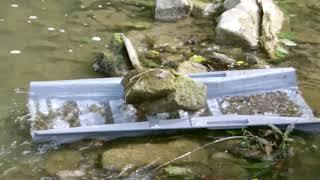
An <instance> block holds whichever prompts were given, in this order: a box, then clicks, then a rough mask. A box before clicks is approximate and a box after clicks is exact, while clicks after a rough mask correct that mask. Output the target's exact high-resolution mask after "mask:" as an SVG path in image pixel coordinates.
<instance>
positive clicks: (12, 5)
mask: <svg viewBox="0 0 320 180" xmlns="http://www.w3.org/2000/svg"><path fill="white" fill-rule="evenodd" d="M10 6H11V7H14V8H16V7H19V5H18V4H11V5H10Z"/></svg>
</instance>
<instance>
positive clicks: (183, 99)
mask: <svg viewBox="0 0 320 180" xmlns="http://www.w3.org/2000/svg"><path fill="white" fill-rule="evenodd" d="M122 84H123V86H124V89H125V100H126V103H128V104H133V105H134V106H135V107H136V108H137V109H138V110H140V111H142V112H144V113H146V114H156V113H161V112H173V111H177V110H186V111H197V110H199V109H201V108H203V107H205V104H206V93H207V88H206V86H205V85H204V84H202V83H198V82H195V81H193V80H192V79H190V78H188V77H185V76H182V75H178V74H176V73H174V72H173V71H170V70H164V69H149V70H145V71H137V70H134V71H131V72H129V73H128V74H127V75H126V76H125V77H124V79H123V81H122Z"/></svg>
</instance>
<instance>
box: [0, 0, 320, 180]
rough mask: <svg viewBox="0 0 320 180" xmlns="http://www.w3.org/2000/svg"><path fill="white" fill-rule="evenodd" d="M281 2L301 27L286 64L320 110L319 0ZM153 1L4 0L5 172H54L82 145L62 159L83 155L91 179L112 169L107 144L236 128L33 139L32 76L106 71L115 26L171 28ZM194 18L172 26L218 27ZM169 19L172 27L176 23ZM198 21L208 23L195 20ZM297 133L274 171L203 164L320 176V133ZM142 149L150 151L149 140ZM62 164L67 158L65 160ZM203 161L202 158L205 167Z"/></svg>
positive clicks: (7, 175) (0, 65)
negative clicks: (103, 55)
mask: <svg viewBox="0 0 320 180" xmlns="http://www.w3.org/2000/svg"><path fill="white" fill-rule="evenodd" d="M136 2H143V3H140V4H139V3H136ZM278 2H279V3H280V5H281V7H282V8H283V9H284V10H285V12H286V15H287V16H288V17H290V26H289V27H288V29H289V30H290V31H291V32H293V33H294V34H295V35H294V39H293V40H294V41H295V42H297V43H298V46H297V47H294V48H292V49H290V55H289V57H287V58H286V60H285V61H284V62H282V63H279V64H278V66H293V67H295V68H297V70H298V75H299V84H300V87H301V90H302V92H303V96H304V97H305V99H306V100H307V101H308V103H309V104H310V105H311V106H312V108H313V109H314V111H315V113H316V114H318V115H319V113H318V112H320V103H319V102H320V93H319V90H320V70H319V69H320V52H319V49H320V13H319V12H320V8H319V7H320V5H319V2H318V1H317V0H279V1H278ZM152 4H153V3H152V1H138V0H128V1H125V0H123V1H120V0H119V1H118V0H110V1H107V0H68V1H66V0H1V1H0V179H40V178H41V177H50V176H52V172H50V170H48V169H50V168H51V169H55V168H56V169H59V168H57V167H48V166H50V164H49V165H48V159H49V160H50V158H51V160H52V157H51V156H52V154H55V153H56V154H57V153H64V152H69V153H70V152H71V154H72V155H75V156H76V155H77V153H79V154H80V155H81V157H79V156H76V157H75V159H77V158H79V159H80V158H81V161H80V160H79V161H76V160H74V159H72V158H71V159H70V160H69V159H68V158H66V159H65V160H62V162H63V164H68V163H71V165H70V166H73V165H74V164H72V162H74V163H75V164H79V163H80V164H82V165H80V166H81V168H82V169H89V170H87V171H88V174H89V175H87V177H90V176H91V178H88V179H93V178H92V177H93V176H96V177H100V179H101V178H102V177H106V176H107V175H106V174H105V173H106V172H104V171H103V170H101V169H102V167H101V164H100V160H99V159H100V156H101V152H103V151H104V150H106V149H112V148H113V147H121V146H124V145H128V144H129V145H130V144H131V145H134V144H143V143H150V142H158V141H159V143H163V144H167V143H166V142H167V141H171V140H172V139H174V138H176V139H175V140H181V141H189V140H192V142H194V143H196V144H202V143H204V142H206V141H208V140H210V138H211V137H220V136H227V135H228V134H226V133H225V132H221V131H219V132H208V131H200V132H185V133H179V134H176V135H174V136H169V137H167V136H165V137H162V136H156V137H153V138H147V137H145V138H141V139H140V138H135V139H121V140H114V141H112V142H110V143H101V142H81V143H77V144H73V145H66V146H62V147H57V146H55V145H53V144H44V145H38V144H33V143H32V141H31V137H30V135H29V125H28V121H27V120H28V112H27V108H26V100H27V95H28V94H27V93H28V86H29V82H30V81H40V80H60V79H79V78H93V77H102V76H101V75H99V74H97V73H95V72H93V70H92V68H91V64H92V58H93V57H94V54H95V53H97V52H100V51H101V50H103V49H104V48H105V46H106V44H107V42H108V39H109V37H110V35H111V33H113V32H119V31H122V32H126V33H130V32H131V33H132V31H134V32H135V33H139V31H141V32H142V31H143V30H145V29H148V28H152V27H155V26H159V27H160V28H159V31H165V30H164V29H165V28H166V26H164V25H163V24H161V23H153V22H152V8H150V7H152ZM104 10H107V11H110V13H109V14H107V15H104V16H100V15H99V14H101V12H102V11H104ZM99 17H100V18H99ZM191 21H192V20H190V21H189V20H187V22H186V24H185V25H184V26H183V25H181V24H178V25H176V26H177V27H175V28H173V29H174V32H169V33H172V35H173V36H174V35H179V31H189V33H198V32H199V33H208V32H209V33H210V31H212V33H213V30H212V29H213V28H212V27H208V26H210V25H211V24H210V23H208V24H203V23H194V22H193V21H192V22H191ZM130 22H131V23H130ZM198 24H200V25H198ZM168 26H170V27H171V28H172V26H175V25H172V24H170V25H168ZM180 26H182V28H181V27H180ZM193 26H203V27H201V28H199V27H194V28H193ZM98 37H99V38H98ZM296 136H297V138H298V139H300V141H301V142H302V144H303V145H301V146H298V147H296V149H295V155H294V156H293V157H292V158H290V159H289V160H287V161H286V162H284V163H283V164H282V165H278V166H276V167H273V168H271V169H270V172H269V173H262V174H263V175H261V174H259V173H260V171H261V169H263V168H261V167H260V168H256V169H255V168H253V166H251V167H250V168H248V166H249V165H250V162H249V163H247V164H246V165H243V167H241V165H239V163H237V165H236V164H233V163H232V162H234V161H231V160H230V162H231V163H230V162H229V163H230V164H228V163H227V164H223V163H222V165H217V164H215V165H216V166H214V167H213V165H211V170H212V169H213V170H212V171H211V172H210V170H209V171H205V172H203V174H206V175H208V174H209V175H208V176H206V177H205V179H229V178H230V179H238V178H239V177H248V178H254V177H256V176H260V175H261V176H263V177H271V178H272V175H273V178H275V179H278V178H288V179H301V178H305V179H317V178H320V173H319V167H320V136H319V135H312V136H311V135H306V134H298V135H296ZM168 146H170V143H168ZM168 146H159V147H161V148H163V154H166V153H165V151H166V150H167V149H170V147H168ZM219 146H220V145H219ZM171 149H172V148H171ZM140 150H141V151H143V148H140ZM145 150H146V149H145ZM173 151H174V150H173ZM212 151H214V152H216V153H219V152H220V151H221V152H223V145H221V146H220V147H218V148H212ZM138 153H142V154H143V153H144V152H138ZM174 154H179V152H174ZM180 154H181V153H180ZM67 156H68V155H67ZM161 156H162V153H160V154H159V157H161ZM199 156H200V157H202V156H203V157H204V156H207V154H205V153H203V154H201V152H199ZM200 159H201V158H200ZM57 161H58V160H57ZM64 161H70V162H64ZM60 163H61V162H60ZM198 163H200V162H198ZM53 164H54V163H53ZM209 164H210V163H209ZM240 164H241V163H240ZM248 164H249V165H248ZM55 165H56V166H59V163H56V164H55ZM74 166H76V165H74ZM190 166H191V165H190ZM201 166H202V165H199V166H198V169H199V168H200V167H201ZM235 166H237V167H238V166H239V168H242V170H244V169H246V172H245V173H244V172H243V171H242V170H238V171H237V170H235V169H234V168H231V167H235ZM191 168H193V169H194V171H197V162H194V163H193V165H192V166H191ZM228 168H230V170H229V169H228ZM200 169H201V168H200ZM209 169H210V168H209ZM248 169H249V170H248ZM60 170H64V169H63V168H62V169H60ZM202 170H203V168H202ZM48 171H49V172H48ZM54 173H55V172H54ZM237 173H239V176H237V175H238V174H237ZM240 173H241V174H240ZM243 173H244V174H246V175H243ZM242 175H243V176H242ZM98 179H99V178H98ZM240 179H242V178H240Z"/></svg>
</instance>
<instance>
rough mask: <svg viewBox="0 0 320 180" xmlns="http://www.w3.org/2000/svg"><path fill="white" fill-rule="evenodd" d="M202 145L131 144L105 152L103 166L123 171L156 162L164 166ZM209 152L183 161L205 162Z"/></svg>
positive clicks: (187, 142) (183, 141) (184, 141)
mask: <svg viewBox="0 0 320 180" xmlns="http://www.w3.org/2000/svg"><path fill="white" fill-rule="evenodd" d="M199 145H200V144H199V143H198V142H194V141H192V140H188V139H180V140H174V141H170V142H162V143H161V142H160V143H159V142H158V143H157V142H154V143H134V144H133V143H129V144H124V145H122V146H118V147H116V148H111V149H109V150H107V151H105V152H104V153H103V155H102V160H101V161H102V166H103V168H106V169H117V170H121V169H123V168H124V167H125V166H127V165H129V164H130V165H133V166H135V167H141V166H144V165H147V164H150V163H152V162H154V163H155V164H162V163H165V162H167V161H169V160H172V159H174V158H176V157H178V156H180V155H182V154H184V153H187V152H189V151H192V150H193V149H195V148H197V147H198V146H199ZM207 156H208V154H207V152H206V151H205V152H202V154H200V153H195V154H192V155H190V156H188V157H186V158H183V159H181V161H183V162H186V161H187V162H193V161H194V162H196V161H200V162H205V161H206V160H207V159H206V158H207Z"/></svg>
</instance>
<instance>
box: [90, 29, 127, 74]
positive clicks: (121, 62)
mask: <svg viewBox="0 0 320 180" xmlns="http://www.w3.org/2000/svg"><path fill="white" fill-rule="evenodd" d="M93 69H94V70H95V71H97V72H102V73H104V74H105V75H107V76H110V77H113V76H123V75H125V74H126V73H127V72H128V71H129V70H131V69H132V65H131V63H130V60H129V57H128V54H127V51H126V47H125V45H124V42H123V40H122V38H121V34H120V33H115V34H114V35H113V37H112V39H111V41H110V43H109V47H108V49H107V51H105V52H104V53H100V54H99V55H98V56H97V57H96V60H95V62H94V64H93Z"/></svg>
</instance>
